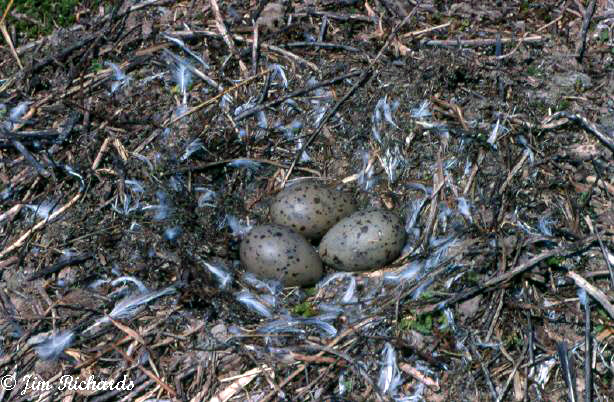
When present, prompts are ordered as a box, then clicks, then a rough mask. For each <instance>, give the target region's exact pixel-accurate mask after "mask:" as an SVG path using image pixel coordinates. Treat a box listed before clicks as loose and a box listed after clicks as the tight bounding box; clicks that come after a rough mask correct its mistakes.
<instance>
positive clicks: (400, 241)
mask: <svg viewBox="0 0 614 402" xmlns="http://www.w3.org/2000/svg"><path fill="white" fill-rule="evenodd" d="M405 238H406V234H405V227H404V224H403V222H402V220H401V219H400V218H399V217H398V216H397V215H396V214H394V213H393V212H390V211H385V210H366V211H359V212H356V213H354V214H352V215H350V216H348V217H347V218H344V219H342V220H340V221H339V222H338V223H337V224H336V225H335V226H333V227H332V228H331V229H330V230H329V231H328V233H326V235H325V236H324V238H323V239H322V242H321V243H320V250H319V251H320V257H322V261H324V263H326V264H328V265H330V266H332V267H334V268H336V269H338V270H341V271H367V270H370V269H375V268H380V267H382V266H384V265H386V264H388V263H389V262H391V261H393V260H394V259H395V258H397V257H398V256H399V254H400V253H401V250H402V249H403V246H404V245H405Z"/></svg>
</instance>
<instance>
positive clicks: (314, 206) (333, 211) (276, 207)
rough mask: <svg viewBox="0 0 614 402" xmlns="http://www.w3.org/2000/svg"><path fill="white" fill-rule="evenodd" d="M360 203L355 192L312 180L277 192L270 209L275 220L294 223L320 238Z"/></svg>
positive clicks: (285, 223) (309, 234) (281, 222)
mask: <svg viewBox="0 0 614 402" xmlns="http://www.w3.org/2000/svg"><path fill="white" fill-rule="evenodd" d="M356 207H357V206H356V200H354V198H353V197H352V195H351V194H349V193H344V192H341V191H337V190H335V189H332V188H329V187H326V186H323V185H321V184H318V183H314V182H311V181H308V182H301V183H297V184H295V185H293V186H291V187H288V188H286V189H284V190H283V191H281V192H280V193H279V194H277V196H276V197H275V199H274V200H273V202H272V204H271V209H270V211H271V220H272V221H273V222H274V223H276V224H279V225H284V226H288V227H291V228H292V229H294V230H296V231H297V232H299V233H300V234H302V235H303V236H305V237H307V238H309V239H319V238H321V237H322V236H323V235H324V233H326V231H328V229H330V228H331V227H332V226H333V225H334V224H335V223H337V222H339V220H340V219H342V218H345V217H346V216H348V215H350V214H352V213H354V212H355V211H356Z"/></svg>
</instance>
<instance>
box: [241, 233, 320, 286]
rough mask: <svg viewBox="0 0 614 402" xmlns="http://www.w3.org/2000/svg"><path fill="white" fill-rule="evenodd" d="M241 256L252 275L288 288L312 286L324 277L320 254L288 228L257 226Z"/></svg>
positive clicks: (244, 240)
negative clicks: (273, 280) (275, 280)
mask: <svg viewBox="0 0 614 402" xmlns="http://www.w3.org/2000/svg"><path fill="white" fill-rule="evenodd" d="M239 254H240V256H241V263H242V264H243V266H244V267H245V269H246V270H247V271H248V272H251V273H253V274H255V275H256V276H259V277H261V278H269V279H278V280H280V281H282V282H283V283H284V285H286V286H306V285H312V284H314V283H316V282H317V281H318V280H319V279H320V278H321V277H322V272H323V271H322V261H321V260H320V257H319V256H318V253H317V252H316V251H315V249H314V248H313V246H312V245H311V244H309V242H307V240H306V239H305V238H304V237H303V236H301V235H300V234H298V233H297V232H295V231H294V230H292V229H290V228H288V227H286V226H281V225H258V226H254V227H253V228H252V230H251V231H250V232H249V233H248V234H247V236H245V238H244V239H243V241H241V246H240V250H239Z"/></svg>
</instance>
